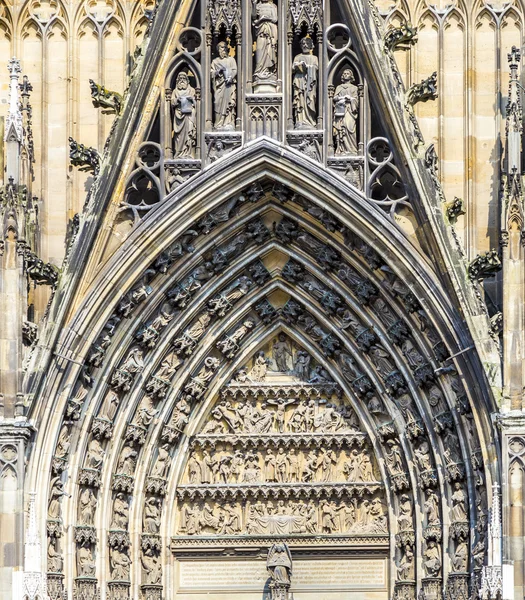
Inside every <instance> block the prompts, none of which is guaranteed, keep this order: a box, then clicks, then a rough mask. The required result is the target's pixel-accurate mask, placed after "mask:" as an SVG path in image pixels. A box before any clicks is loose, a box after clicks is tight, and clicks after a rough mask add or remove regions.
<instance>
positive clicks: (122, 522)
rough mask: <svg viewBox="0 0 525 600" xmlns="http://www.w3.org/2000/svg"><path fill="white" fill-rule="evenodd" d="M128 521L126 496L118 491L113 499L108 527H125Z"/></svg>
mask: <svg viewBox="0 0 525 600" xmlns="http://www.w3.org/2000/svg"><path fill="white" fill-rule="evenodd" d="M128 522H129V504H128V501H127V498H126V496H125V495H124V494H123V493H122V492H119V493H118V494H117V495H116V496H115V499H114V501H113V516H112V520H111V526H110V529H127V528H128Z"/></svg>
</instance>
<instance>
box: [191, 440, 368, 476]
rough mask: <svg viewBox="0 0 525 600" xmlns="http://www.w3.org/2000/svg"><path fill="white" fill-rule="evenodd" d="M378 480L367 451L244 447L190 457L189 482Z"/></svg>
mask: <svg viewBox="0 0 525 600" xmlns="http://www.w3.org/2000/svg"><path fill="white" fill-rule="evenodd" d="M337 481H351V482H356V483H364V482H373V481H377V476H376V475H375V473H374V467H373V464H372V461H371V459H370V456H369V454H368V452H367V451H364V450H361V451H360V450H357V449H353V450H351V451H347V452H346V453H342V452H341V453H340V454H339V455H338V454H337V453H336V452H335V451H334V450H327V449H323V450H316V449H311V450H309V451H307V450H304V451H303V452H296V451H295V449H294V448H289V449H288V450H287V451H285V449H284V448H282V447H281V448H279V449H278V450H277V452H275V453H274V452H273V450H272V449H271V448H268V449H266V450H265V451H264V452H263V453H262V454H260V455H259V454H258V453H254V452H244V451H241V450H236V451H230V452H221V453H220V454H219V453H215V454H213V453H210V452H208V450H203V451H202V453H199V454H196V453H195V452H194V453H192V454H191V455H190V457H189V459H188V466H187V482H188V483H189V484H191V485H201V484H229V483H237V484H238V483H243V484H257V483H263V482H265V483H298V482H304V483H311V482H337Z"/></svg>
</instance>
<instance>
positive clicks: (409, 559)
mask: <svg viewBox="0 0 525 600" xmlns="http://www.w3.org/2000/svg"><path fill="white" fill-rule="evenodd" d="M397 578H398V580H399V581H408V580H412V579H414V550H413V549H412V546H410V545H409V544H406V545H405V546H403V548H402V549H401V560H400V561H399V565H398V567H397Z"/></svg>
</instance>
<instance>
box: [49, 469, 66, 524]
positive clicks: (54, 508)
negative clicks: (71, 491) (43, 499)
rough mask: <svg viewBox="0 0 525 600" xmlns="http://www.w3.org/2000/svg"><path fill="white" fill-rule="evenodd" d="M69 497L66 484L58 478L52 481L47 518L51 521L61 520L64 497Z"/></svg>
mask: <svg viewBox="0 0 525 600" xmlns="http://www.w3.org/2000/svg"><path fill="white" fill-rule="evenodd" d="M67 495H68V494H67V492H66V491H65V490H64V484H63V483H62V481H61V480H60V479H59V478H58V477H55V478H54V479H53V480H52V481H51V490H50V492H49V504H48V508H47V516H48V517H49V518H50V519H60V512H61V502H62V497H63V496H67Z"/></svg>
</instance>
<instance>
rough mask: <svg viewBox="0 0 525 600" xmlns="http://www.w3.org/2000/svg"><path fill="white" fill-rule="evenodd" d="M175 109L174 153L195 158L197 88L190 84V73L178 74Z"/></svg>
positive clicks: (173, 94) (173, 102) (178, 156)
mask: <svg viewBox="0 0 525 600" xmlns="http://www.w3.org/2000/svg"><path fill="white" fill-rule="evenodd" d="M171 107H172V109H173V153H174V156H175V158H195V146H196V142H197V120H196V97H195V88H193V87H192V86H191V85H190V80H189V77H188V74H187V73H185V72H184V71H181V72H180V73H179V74H178V75H177V80H176V82H175V89H174V90H173V91H172V93H171Z"/></svg>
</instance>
